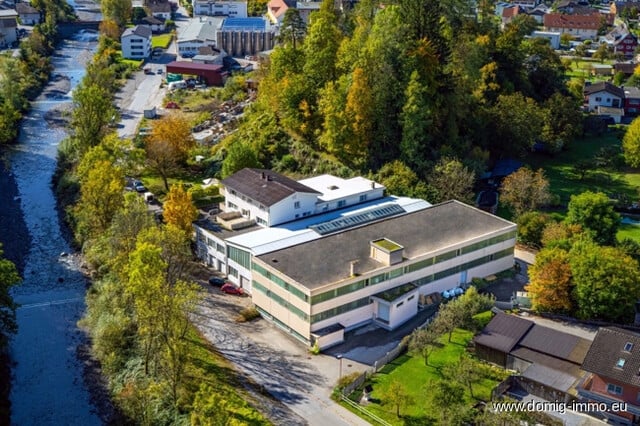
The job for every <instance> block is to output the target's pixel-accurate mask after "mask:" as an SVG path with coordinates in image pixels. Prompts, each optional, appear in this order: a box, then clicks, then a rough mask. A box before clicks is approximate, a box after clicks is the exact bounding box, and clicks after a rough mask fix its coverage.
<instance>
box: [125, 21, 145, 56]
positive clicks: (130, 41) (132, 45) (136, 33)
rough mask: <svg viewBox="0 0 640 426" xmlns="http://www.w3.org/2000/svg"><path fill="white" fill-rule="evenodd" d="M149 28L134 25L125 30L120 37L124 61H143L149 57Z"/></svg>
mask: <svg viewBox="0 0 640 426" xmlns="http://www.w3.org/2000/svg"><path fill="white" fill-rule="evenodd" d="M151 34H152V33H151V28H149V27H147V26H146V25H136V26H135V27H133V28H127V29H126V30H125V31H124V32H123V33H122V35H121V36H120V44H121V46H122V57H123V58H125V59H144V58H148V57H149V55H151Z"/></svg>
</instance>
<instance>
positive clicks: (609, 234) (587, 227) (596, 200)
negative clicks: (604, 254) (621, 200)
mask: <svg viewBox="0 0 640 426" xmlns="http://www.w3.org/2000/svg"><path fill="white" fill-rule="evenodd" d="M565 220H566V221H567V223H568V224H575V225H580V226H581V227H582V229H583V230H584V231H585V232H588V233H589V234H590V235H591V237H592V238H593V240H594V241H595V242H596V243H598V244H604V245H613V244H614V243H615V241H616V233H617V232H618V227H619V226H620V215H619V214H618V213H616V212H615V210H614V209H613V204H612V203H611V201H610V200H609V198H608V197H607V196H606V195H605V194H603V193H602V192H597V193H596V192H591V191H586V192H583V193H582V194H579V195H572V196H571V200H570V201H569V206H568V209H567V217H566V219H565Z"/></svg>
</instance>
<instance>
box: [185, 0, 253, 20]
mask: <svg viewBox="0 0 640 426" xmlns="http://www.w3.org/2000/svg"><path fill="white" fill-rule="evenodd" d="M192 6H193V14H194V16H199V15H207V16H228V17H229V18H246V17H247V2H246V1H234V0H193V1H192Z"/></svg>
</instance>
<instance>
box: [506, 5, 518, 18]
mask: <svg viewBox="0 0 640 426" xmlns="http://www.w3.org/2000/svg"><path fill="white" fill-rule="evenodd" d="M520 12H522V10H521V9H520V6H513V7H505V8H504V9H502V17H503V18H513V17H515V16H516V15H518V14H519V13H520Z"/></svg>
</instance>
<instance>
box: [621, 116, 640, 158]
mask: <svg viewBox="0 0 640 426" xmlns="http://www.w3.org/2000/svg"><path fill="white" fill-rule="evenodd" d="M622 152H623V155H624V160H625V161H626V163H627V164H629V165H630V166H631V167H640V117H638V118H635V119H634V120H633V121H632V122H631V124H630V125H629V127H628V128H627V131H626V133H625V134H624V137H623V138H622Z"/></svg>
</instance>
